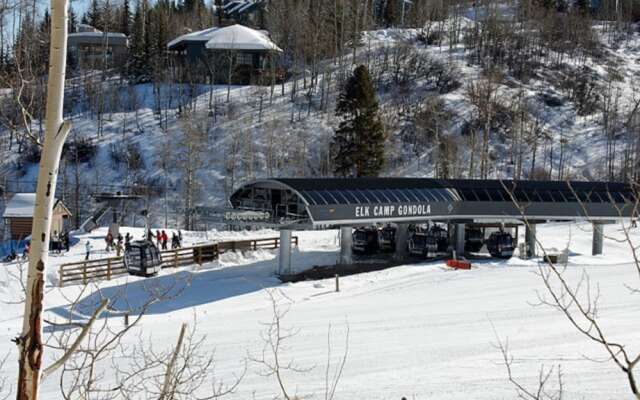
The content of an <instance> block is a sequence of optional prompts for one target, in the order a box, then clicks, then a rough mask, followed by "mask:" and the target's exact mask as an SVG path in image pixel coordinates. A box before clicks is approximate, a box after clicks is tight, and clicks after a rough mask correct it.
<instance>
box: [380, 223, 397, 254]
mask: <svg viewBox="0 0 640 400" xmlns="http://www.w3.org/2000/svg"><path fill="white" fill-rule="evenodd" d="M378 245H379V246H380V250H381V251H384V252H393V251H395V250H396V228H394V227H392V226H385V227H384V228H382V229H380V230H379V231H378Z"/></svg>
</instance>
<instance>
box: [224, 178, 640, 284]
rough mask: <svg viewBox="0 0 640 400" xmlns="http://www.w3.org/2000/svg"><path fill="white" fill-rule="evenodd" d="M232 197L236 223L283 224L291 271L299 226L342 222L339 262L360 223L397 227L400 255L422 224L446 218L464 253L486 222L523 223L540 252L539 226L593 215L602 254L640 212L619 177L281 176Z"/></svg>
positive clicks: (452, 242) (284, 264)
mask: <svg viewBox="0 0 640 400" xmlns="http://www.w3.org/2000/svg"><path fill="white" fill-rule="evenodd" d="M229 203H230V207H231V210H229V211H228V212H227V213H225V219H226V220H227V222H228V223H229V224H236V225H243V226H247V225H253V226H269V227H273V228H276V229H279V230H280V236H281V240H280V243H281V248H280V261H279V273H280V274H288V273H290V272H291V262H290V251H291V249H290V245H289V243H291V240H290V238H291V234H292V230H305V229H329V228H339V229H340V248H341V250H340V259H339V263H340V264H350V263H352V260H353V259H352V248H353V242H352V241H353V239H354V237H355V234H354V233H353V230H354V229H358V228H360V229H362V228H363V227H373V226H378V227H379V226H392V227H393V228H394V229H393V231H394V233H393V240H392V242H393V245H394V248H395V257H399V258H402V257H405V256H406V255H407V252H408V251H409V250H410V249H411V245H412V243H411V242H412V238H413V237H416V238H417V236H416V233H415V232H416V230H415V226H418V225H424V224H433V225H435V224H440V225H445V224H446V226H447V227H448V233H447V234H446V236H445V240H448V242H449V247H448V248H449V250H451V251H455V254H457V255H458V256H460V255H463V254H465V247H466V249H467V250H468V249H469V248H470V247H474V246H469V241H470V240H473V238H471V236H474V235H472V233H473V232H475V233H477V232H478V231H479V229H480V228H482V231H481V232H483V233H484V228H489V227H494V228H498V229H499V230H500V231H502V230H503V229H505V228H512V229H517V228H518V227H523V228H524V229H525V244H524V247H523V248H524V252H525V254H526V257H534V256H536V226H537V225H539V224H544V223H548V222H559V221H588V222H590V223H591V224H592V226H593V246H592V253H593V254H594V255H597V254H602V251H603V230H602V225H604V224H610V223H615V222H619V221H621V220H630V219H634V218H636V217H637V216H636V215H635V213H636V212H637V211H636V207H635V206H636V203H637V197H636V193H635V192H634V190H633V188H632V187H631V186H630V185H628V184H623V183H614V182H567V181H517V180H454V179H428V178H320V179H317V178H287V179H280V178H275V179H265V180H259V181H255V182H251V183H248V184H246V185H244V186H242V187H240V188H239V189H238V190H236V191H235V192H234V193H233V194H232V195H231V197H230V199H229ZM256 215H257V216H259V217H256ZM245 216H246V218H245ZM438 229H440V230H441V231H442V230H443V229H441V228H438ZM475 236H477V235H475ZM426 237H427V238H429V236H428V233H427V236H426ZM516 237H517V234H516ZM475 239H476V240H478V238H477V237H475ZM498 239H500V238H499V237H498ZM438 240H441V238H439V239H438ZM479 240H485V242H488V241H489V239H486V238H480V239H479ZM427 242H428V240H427ZM494 242H495V240H494ZM490 246H493V247H496V246H497V247H500V243H498V244H497V245H496V244H495V243H492V244H491V245H490V244H489V243H487V247H488V248H490V251H491V247H490ZM491 254H492V255H493V252H491ZM507 255H508V256H510V254H507Z"/></svg>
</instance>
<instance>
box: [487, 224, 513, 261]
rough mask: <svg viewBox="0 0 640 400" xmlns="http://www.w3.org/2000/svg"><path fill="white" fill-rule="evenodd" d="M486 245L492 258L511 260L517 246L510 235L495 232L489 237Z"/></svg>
mask: <svg viewBox="0 0 640 400" xmlns="http://www.w3.org/2000/svg"><path fill="white" fill-rule="evenodd" d="M485 244H486V245H487V250H489V254H491V256H492V257H495V258H504V259H509V258H511V256H513V250H514V248H515V244H514V241H513V236H511V234H510V233H507V232H503V231H499V232H493V233H492V234H491V235H489V238H488V239H487V240H486V242H485Z"/></svg>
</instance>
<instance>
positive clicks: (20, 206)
mask: <svg viewBox="0 0 640 400" xmlns="http://www.w3.org/2000/svg"><path fill="white" fill-rule="evenodd" d="M58 204H62V203H60V200H56V201H55V204H54V208H55V207H57V206H58ZM35 206H36V194H35V193H16V194H14V195H13V197H12V198H11V199H10V200H9V201H8V202H7V207H6V208H5V210H4V214H2V217H3V218H32V217H33V210H34V208H35ZM62 206H63V207H64V204H62ZM64 210H65V212H66V213H67V214H69V215H70V214H71V213H70V212H69V210H68V209H67V208H66V207H64Z"/></svg>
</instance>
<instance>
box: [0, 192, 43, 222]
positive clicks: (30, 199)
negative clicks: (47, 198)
mask: <svg viewBox="0 0 640 400" xmlns="http://www.w3.org/2000/svg"><path fill="white" fill-rule="evenodd" d="M35 205H36V194H35V193H16V194H15V195H14V196H13V197H12V198H11V200H9V202H8V203H7V207H6V208H5V210H4V214H3V215H2V216H3V217H4V218H11V217H13V218H31V217H33V208H34V207H35Z"/></svg>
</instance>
